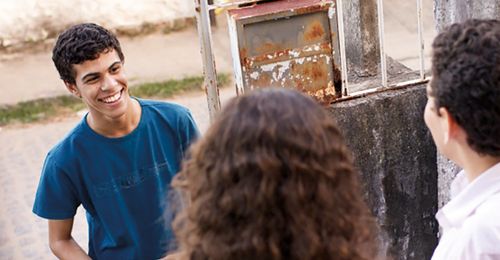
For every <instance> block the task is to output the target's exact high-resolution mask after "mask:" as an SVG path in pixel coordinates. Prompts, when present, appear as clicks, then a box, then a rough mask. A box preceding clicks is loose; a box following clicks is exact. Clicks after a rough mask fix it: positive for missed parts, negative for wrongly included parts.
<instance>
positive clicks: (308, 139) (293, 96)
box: [174, 89, 375, 259]
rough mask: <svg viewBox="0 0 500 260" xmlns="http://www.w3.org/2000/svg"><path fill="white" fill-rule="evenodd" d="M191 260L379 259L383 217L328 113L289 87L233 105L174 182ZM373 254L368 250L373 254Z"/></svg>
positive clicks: (181, 238)
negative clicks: (377, 227)
mask: <svg viewBox="0 0 500 260" xmlns="http://www.w3.org/2000/svg"><path fill="white" fill-rule="evenodd" d="M174 187H176V188H179V189H180V190H181V191H183V192H186V194H189V196H190V198H191V200H190V205H189V206H188V207H187V208H186V209H185V210H184V211H183V212H182V213H181V214H180V215H179V216H178V218H177V219H176V225H175V226H176V228H175V229H176V234H177V236H178V239H179V242H180V245H181V250H182V251H183V252H184V253H185V254H186V255H187V256H188V258H189V259H366V258H369V259H372V258H373V257H374V255H373V254H371V253H373V252H374V251H375V244H374V243H373V239H374V221H373V218H372V216H371V213H370V211H369V209H368V208H367V206H366V204H365V202H364V200H363V196H362V193H361V191H360V184H359V181H358V175H357V173H356V172H355V170H354V169H353V164H352V161H351V157H350V152H349V151H348V149H347V148H346V146H345V144H344V141H343V139H342V136H341V133H340V132H339V129H338V128H337V126H336V124H335V122H334V121H333V119H332V118H331V116H330V115H329V114H328V112H327V111H326V110H325V109H324V108H323V107H321V106H320V105H319V104H317V103H316V102H315V101H314V100H313V99H311V98H309V97H307V96H304V95H303V94H301V93H299V92H297V91H292V90H286V89H265V90H256V91H253V92H251V93H250V94H246V95H243V96H240V97H237V98H235V99H233V100H232V101H231V102H229V104H228V105H227V106H226V107H225V108H224V109H223V111H222V112H221V113H220V114H219V115H218V118H217V119H216V121H215V122H214V123H213V125H212V126H211V127H210V128H209V129H208V131H207V133H206V134H205V136H204V137H203V138H202V139H200V140H199V141H198V142H197V143H196V144H194V145H193V147H192V148H191V154H190V158H189V159H188V160H187V161H186V162H185V164H184V166H183V170H182V171H181V172H180V173H179V175H177V177H176V179H175V180H174ZM365 253H366V254H365Z"/></svg>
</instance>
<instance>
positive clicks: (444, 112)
mask: <svg viewBox="0 0 500 260" xmlns="http://www.w3.org/2000/svg"><path fill="white" fill-rule="evenodd" d="M439 114H440V115H441V116H440V117H441V121H440V123H441V129H443V135H444V138H443V141H444V143H445V144H446V143H448V142H449V141H450V140H451V139H454V138H457V135H458V131H459V130H460V127H459V125H458V124H457V121H456V120H455V119H454V118H453V116H452V115H451V114H450V111H448V109H446V108H445V107H440V108H439Z"/></svg>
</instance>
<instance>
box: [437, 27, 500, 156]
mask: <svg viewBox="0 0 500 260" xmlns="http://www.w3.org/2000/svg"><path fill="white" fill-rule="evenodd" d="M432 47H433V55H432V81H431V84H430V87H431V93H430V94H431V96H433V97H434V98H435V102H436V107H437V108H440V107H445V108H447V109H448V111H449V112H450V114H451V116H452V117H453V118H454V119H455V120H456V122H457V123H458V124H459V125H460V126H461V127H462V128H463V129H464V130H465V132H466V133H467V142H468V144H469V145H470V146H471V147H472V149H474V150H475V151H476V152H478V153H480V154H484V155H490V156H500V142H499V140H500V21H498V20H476V19H472V20H468V21H466V22H464V23H457V24H453V25H451V26H449V27H448V28H446V29H445V30H444V31H443V32H442V33H440V34H439V35H438V36H437V37H436V39H435V40H434V42H433V44H432ZM437 113H438V115H439V110H437Z"/></svg>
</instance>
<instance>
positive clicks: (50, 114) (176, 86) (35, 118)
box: [0, 74, 230, 126]
mask: <svg viewBox="0 0 500 260" xmlns="http://www.w3.org/2000/svg"><path fill="white" fill-rule="evenodd" d="M218 81H219V85H220V86H226V85H228V83H229V81H230V77H229V75H227V74H220V75H218ZM202 84H203V77H187V78H183V79H180V80H167V81H164V82H154V83H144V84H139V85H137V86H131V87H130V94H131V95H132V96H136V97H140V98H153V99H164V98H169V97H172V96H173V95H176V94H180V93H184V92H192V91H196V90H201V89H202V87H201V86H202ZM84 108H85V105H84V104H83V102H82V101H81V100H80V99H78V98H76V97H73V96H69V95H64V96H57V97H51V98H43V99H36V100H31V101H26V102H20V103H17V104H15V105H7V106H0V126H5V125H8V124H15V123H21V124H25V123H34V122H41V121H49V120H51V119H54V118H57V117H62V116H67V115H71V114H74V113H76V112H77V111H80V110H82V109H84Z"/></svg>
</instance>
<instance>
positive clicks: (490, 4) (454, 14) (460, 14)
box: [434, 0, 500, 31]
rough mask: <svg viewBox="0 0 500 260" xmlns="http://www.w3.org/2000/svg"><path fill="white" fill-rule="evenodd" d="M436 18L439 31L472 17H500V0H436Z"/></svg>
mask: <svg viewBox="0 0 500 260" xmlns="http://www.w3.org/2000/svg"><path fill="white" fill-rule="evenodd" d="M434 18H435V21H436V29H437V30H438V31H442V30H443V29H444V27H446V26H448V25H450V24H452V23H456V22H462V21H465V20H467V19H470V18H493V19H500V1H498V0H481V1H477V0H434Z"/></svg>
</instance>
